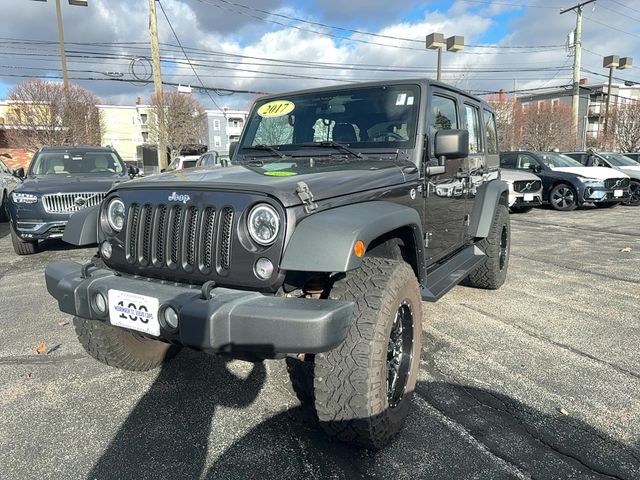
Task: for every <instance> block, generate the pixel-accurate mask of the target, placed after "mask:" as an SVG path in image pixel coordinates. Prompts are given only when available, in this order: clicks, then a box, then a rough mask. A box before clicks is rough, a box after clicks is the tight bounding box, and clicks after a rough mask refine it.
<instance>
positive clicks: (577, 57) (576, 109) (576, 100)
mask: <svg viewBox="0 0 640 480" xmlns="http://www.w3.org/2000/svg"><path fill="white" fill-rule="evenodd" d="M595 1H596V0H588V1H586V2H582V3H579V4H578V5H574V6H573V7H571V8H567V9H565V10H562V11H561V12H560V15H562V14H563V13H567V12H570V11H572V10H575V11H576V29H575V34H574V36H573V48H574V50H573V98H572V100H571V108H572V113H573V117H572V118H573V121H572V126H573V131H574V132H575V144H576V147H578V148H579V146H580V144H581V142H580V132H579V129H578V118H579V116H580V61H581V56H582V50H581V48H582V7H584V6H585V5H588V4H590V3H593V2H595Z"/></svg>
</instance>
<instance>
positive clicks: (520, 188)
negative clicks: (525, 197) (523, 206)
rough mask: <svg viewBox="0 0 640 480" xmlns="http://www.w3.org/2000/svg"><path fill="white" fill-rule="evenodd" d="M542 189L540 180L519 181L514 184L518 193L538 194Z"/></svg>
mask: <svg viewBox="0 0 640 480" xmlns="http://www.w3.org/2000/svg"><path fill="white" fill-rule="evenodd" d="M541 187H542V182H541V181H540V180H518V181H516V182H513V191H514V192H518V193H523V192H537V191H538V190H540V188H541Z"/></svg>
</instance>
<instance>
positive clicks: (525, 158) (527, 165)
mask: <svg viewBox="0 0 640 480" xmlns="http://www.w3.org/2000/svg"><path fill="white" fill-rule="evenodd" d="M537 164H538V162H537V161H536V159H535V158H533V157H532V156H531V155H527V154H524V153H520V154H519V155H518V164H517V165H516V168H518V169H520V170H530V169H531V165H537Z"/></svg>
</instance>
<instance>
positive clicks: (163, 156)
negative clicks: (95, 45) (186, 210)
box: [149, 0, 167, 171]
mask: <svg viewBox="0 0 640 480" xmlns="http://www.w3.org/2000/svg"><path fill="white" fill-rule="evenodd" d="M149 36H150V37H151V65H152V69H153V86H154V87H155V94H156V103H157V104H158V110H157V111H156V117H157V121H158V168H159V169H160V171H162V170H164V169H165V168H166V167H167V144H166V141H165V128H164V127H165V122H164V114H165V112H164V110H163V109H164V102H163V101H162V98H163V93H162V72H161V70H160V44H159V43H158V22H157V19H156V0H149Z"/></svg>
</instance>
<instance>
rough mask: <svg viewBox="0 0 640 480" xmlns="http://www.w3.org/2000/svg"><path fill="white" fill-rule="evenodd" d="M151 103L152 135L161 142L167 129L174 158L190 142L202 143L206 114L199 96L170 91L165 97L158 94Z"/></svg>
mask: <svg viewBox="0 0 640 480" xmlns="http://www.w3.org/2000/svg"><path fill="white" fill-rule="evenodd" d="M149 105H150V106H151V109H150V110H149V113H150V114H151V115H150V116H149V137H150V138H151V140H152V141H154V142H158V139H159V135H160V134H161V132H163V133H164V136H165V138H164V140H165V142H166V145H167V146H168V147H169V149H170V151H171V156H172V157H174V156H176V155H179V154H180V150H181V149H182V147H184V146H186V145H193V144H198V143H202V141H203V139H204V136H205V131H206V129H205V118H206V117H205V113H204V109H203V108H202V105H200V102H198V100H197V99H196V98H195V97H193V96H191V95H189V94H185V93H179V92H166V93H164V94H163V95H162V96H157V95H155V94H154V95H152V96H151V98H150V99H149ZM161 126H163V127H164V128H161ZM163 167H164V166H161V168H163Z"/></svg>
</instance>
